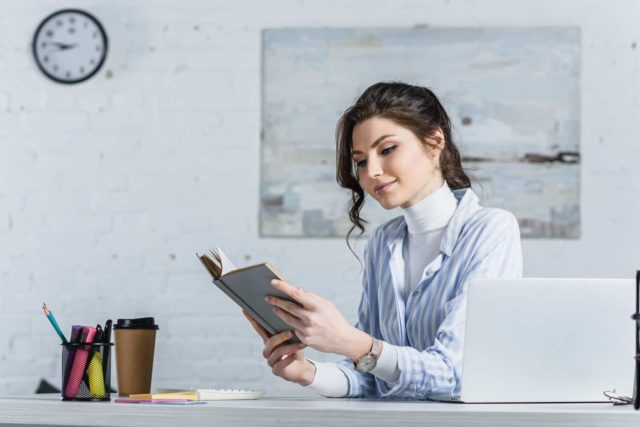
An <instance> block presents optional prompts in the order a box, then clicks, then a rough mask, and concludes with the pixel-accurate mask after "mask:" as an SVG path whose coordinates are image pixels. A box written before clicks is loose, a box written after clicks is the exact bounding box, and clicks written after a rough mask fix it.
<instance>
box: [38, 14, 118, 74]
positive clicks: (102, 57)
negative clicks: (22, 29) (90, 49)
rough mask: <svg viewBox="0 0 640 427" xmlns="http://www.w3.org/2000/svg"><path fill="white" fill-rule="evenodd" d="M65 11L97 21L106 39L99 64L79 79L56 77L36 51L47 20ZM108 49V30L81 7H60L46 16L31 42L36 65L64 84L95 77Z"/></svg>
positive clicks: (101, 33)
mask: <svg viewBox="0 0 640 427" xmlns="http://www.w3.org/2000/svg"><path fill="white" fill-rule="evenodd" d="M64 13H77V14H79V15H82V16H84V17H86V18H88V19H90V20H91V21H93V22H95V23H96V26H97V27H98V30H99V31H100V35H101V36H102V39H103V40H104V51H103V53H102V56H101V57H100V61H99V62H98V66H97V67H96V68H95V70H93V71H92V72H91V73H90V74H87V75H86V76H84V77H82V78H81V79H78V80H63V79H61V78H58V77H56V76H54V75H51V74H49V72H48V71H47V70H46V69H45V68H44V67H43V66H42V64H41V63H40V61H39V59H38V55H37V51H36V40H37V39H38V35H39V34H40V31H42V29H43V27H44V25H45V24H46V23H47V22H49V21H50V20H51V19H53V18H54V17H56V16H58V15H62V14H64ZM108 50H109V39H108V37H107V32H106V31H105V30H104V27H103V26H102V24H101V23H100V21H99V20H98V18H96V17H95V16H93V15H91V14H90V13H88V12H85V11H84V10H81V9H60V10H57V11H55V12H53V13H51V14H50V15H48V16H47V17H45V18H44V19H43V20H42V22H40V25H38V28H36V31H35V33H34V34H33V41H32V42H31V52H32V53H33V58H34V59H35V61H36V65H37V66H38V68H39V69H40V71H42V74H44V75H45V76H47V77H48V78H50V79H51V80H53V81H55V82H58V83H62V84H76V83H82V82H84V81H86V80H89V79H90V78H91V77H93V76H94V75H95V74H96V73H97V72H98V71H100V69H101V68H102V65H103V64H104V62H105V60H106V59H107V51H108Z"/></svg>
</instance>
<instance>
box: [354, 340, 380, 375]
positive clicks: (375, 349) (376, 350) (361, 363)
mask: <svg viewBox="0 0 640 427" xmlns="http://www.w3.org/2000/svg"><path fill="white" fill-rule="evenodd" d="M379 356H380V341H378V340H377V339H376V338H375V337H373V345H372V346H371V351H369V352H368V353H367V354H365V355H364V356H361V357H359V358H358V360H356V361H355V362H353V364H354V367H355V368H356V371H358V372H360V373H363V374H364V373H366V372H369V371H371V370H372V369H373V368H375V367H376V363H377V362H378V357H379Z"/></svg>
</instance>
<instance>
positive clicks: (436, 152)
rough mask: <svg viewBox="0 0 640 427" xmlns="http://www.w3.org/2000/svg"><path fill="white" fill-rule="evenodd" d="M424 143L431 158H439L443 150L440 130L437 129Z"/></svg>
mask: <svg viewBox="0 0 640 427" xmlns="http://www.w3.org/2000/svg"><path fill="white" fill-rule="evenodd" d="M426 143H427V146H428V147H429V152H430V153H431V156H432V157H433V158H437V157H439V156H440V153H441V152H442V150H444V134H443V133H442V129H440V128H438V130H436V131H435V132H434V133H433V134H432V135H431V136H429V137H428V138H426Z"/></svg>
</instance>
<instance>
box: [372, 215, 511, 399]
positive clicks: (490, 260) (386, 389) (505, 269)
mask: <svg viewBox="0 0 640 427" xmlns="http://www.w3.org/2000/svg"><path fill="white" fill-rule="evenodd" d="M509 218H511V219H510V220H508V221H507V228H506V230H505V229H504V228H502V227H500V228H502V230H500V233H498V235H499V237H498V238H496V240H497V244H495V245H493V246H492V247H490V249H489V251H488V252H487V253H486V254H485V255H480V256H478V258H477V261H472V262H471V263H470V266H469V268H468V269H467V272H466V274H465V277H463V278H462V279H461V280H460V283H461V286H460V287H459V288H458V289H457V290H456V293H455V294H454V297H453V298H452V299H451V300H449V301H448V302H447V303H446V305H445V313H446V316H445V319H444V321H443V322H442V324H441V325H440V327H439V328H438V331H437V333H436V339H435V342H434V344H433V345H432V346H430V347H428V348H426V349H425V350H423V351H418V350H417V349H415V348H413V347H396V351H397V354H398V368H399V370H400V378H399V381H398V382H397V383H396V384H395V385H392V386H391V385H389V384H386V383H383V382H378V386H379V388H380V389H379V394H380V396H381V397H387V396H394V397H400V398H411V399H427V398H428V397H429V396H430V395H445V396H451V395H455V394H458V393H459V392H460V389H461V369H462V345H463V342H464V322H465V317H466V303H467V298H466V297H467V292H466V289H467V283H468V281H469V279H471V278H473V277H485V278H500V277H505V278H518V277H522V248H521V245H520V230H519V227H518V223H517V221H516V219H515V217H513V216H512V215H511V216H510V217H509ZM494 231H495V230H494Z"/></svg>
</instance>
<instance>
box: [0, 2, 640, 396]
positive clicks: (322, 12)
mask: <svg viewBox="0 0 640 427" xmlns="http://www.w3.org/2000/svg"><path fill="white" fill-rule="evenodd" d="M72 6H77V7H81V8H85V9H87V10H89V11H91V12H93V13H94V14H96V15H97V16H98V17H99V18H100V19H101V21H102V22H103V24H104V25H105V27H106V30H107V32H108V35H109V37H110V51H109V57H108V59H107V62H106V64H105V66H104V68H103V69H102V70H101V72H100V73H99V75H97V76H95V77H94V78H93V79H91V80H90V81H88V82H86V83H84V84H80V85H77V86H71V87H68V86H62V85H57V84H54V83H52V82H50V81H48V80H47V79H46V78H45V77H44V76H43V75H41V74H40V72H39V71H37V69H36V67H35V65H34V63H33V60H32V58H31V53H30V50H29V49H30V41H31V37H32V35H33V31H34V30H35V27H36V26H37V24H38V23H39V22H40V20H41V19H42V18H43V17H44V16H46V15H47V14H49V13H50V12H52V11H54V10H57V9H59V8H63V7H72ZM639 8H640V3H638V2H636V1H634V0H626V1H616V2H605V1H595V0H593V1H578V0H574V1H564V2H557V1H553V0H535V1H533V0H527V1H520V2H512V1H508V0H492V1H482V2H480V1H471V0H469V1H457V0H450V1H448V0H444V1H394V2H391V1H389V2H385V1H369V2H367V1H362V0H359V1H352V2H340V1H331V2H327V1H323V2H312V1H304V0H302V1H297V2H293V1H290V2H287V1H282V0H280V1H269V2H261V1H253V2H250V1H224V2H221V1H195V0H183V1H180V2H175V1H150V0H146V1H142V0H136V1H109V2H91V1H86V0H85V1H75V2H72V3H66V2H59V1H50V0H47V1H43V0H20V1H18V0H12V1H10V0H3V1H0V10H1V14H0V325H1V327H0V394H6V393H31V392H32V391H33V390H34V388H35V387H36V385H37V383H38V380H39V379H40V378H41V377H45V378H47V379H49V380H50V381H52V382H53V383H55V384H58V385H59V382H60V380H59V375H60V373H59V370H60V366H59V365H60V361H59V350H60V349H59V346H58V340H57V338H56V336H55V335H54V333H53V331H52V329H51V327H50V326H49V324H48V322H47V321H46V319H45V318H44V316H43V315H42V312H41V309H40V306H41V304H42V302H43V301H46V302H47V303H48V304H49V305H50V306H51V307H52V309H53V310H54V312H55V314H56V316H57V318H58V321H59V322H60V324H61V325H63V327H64V329H65V331H68V330H69V329H70V326H71V324H72V323H85V324H92V323H97V322H104V320H105V319H107V318H108V317H111V318H113V319H116V318H118V317H133V316H144V315H153V316H155V317H156V319H157V321H158V323H159V324H160V332H159V336H158V344H157V354H156V363H155V372H154V386H210V387H263V388H266V389H267V390H268V391H270V392H276V391H277V392H287V393H297V392H299V391H300V390H301V389H300V388H299V387H297V386H296V385H294V384H289V383H286V382H284V381H282V380H280V379H278V378H275V377H273V376H272V375H271V372H270V369H269V368H268V367H267V366H266V363H265V362H264V359H262V356H261V354H260V353H261V349H262V342H261V341H260V339H259V338H258V337H257V336H256V335H255V334H254V332H253V331H252V330H251V329H250V326H249V325H248V323H246V320H245V319H244V318H243V317H242V316H241V315H240V310H239V309H238V308H237V307H236V306H235V305H234V304H232V303H231V302H230V301H228V300H227V299H226V297H225V296H224V295H222V293H221V292H219V291H218V290H216V289H214V288H213V287H212V286H211V285H210V284H209V280H208V278H207V276H206V273H205V272H204V271H203V269H202V267H201V266H200V264H199V263H198V262H197V260H196V258H195V255H194V252H195V251H201V250H204V249H206V248H208V247H210V246H211V245H213V244H215V243H219V244H221V245H223V247H224V248H225V249H226V250H227V251H228V253H229V255H230V256H231V257H232V259H235V260H237V262H238V263H239V264H242V263H247V262H254V261H255V262H258V261H263V260H269V261H271V262H272V263H273V264H274V265H276V266H277V267H278V268H279V269H280V270H281V271H283V272H284V273H285V274H286V276H287V277H288V278H289V279H290V281H292V282H293V283H295V284H296V285H299V286H303V287H305V288H308V289H311V290H313V291H315V292H318V293H319V294H321V295H323V296H325V297H328V298H330V299H332V300H334V301H335V302H336V303H337V305H338V306H339V308H340V309H341V310H342V312H343V313H344V314H345V316H346V317H347V318H348V319H349V320H350V321H352V322H354V321H355V316H356V308H357V302H358V298H359V295H360V284H359V265H358V264H357V262H356V261H355V259H354V258H353V257H352V255H351V254H350V252H349V251H348V250H347V248H346V246H345V244H344V241H343V240H342V239H260V238H258V223H257V218H258V191H259V165H260V159H259V152H260V146H259V132H260V35H261V30H262V29H263V28H269V27H292V26H296V27H299V26H413V25H418V24H419V25H424V24H426V25H432V26H505V25H506V26H520V25H526V26H532V25H539V26H545V25H577V26H580V27H581V28H582V37H583V57H582V63H583V73H582V117H581V119H582V128H581V134H582V142H581V143H582V146H581V149H582V161H583V163H582V166H583V169H582V220H583V224H582V238H581V239H580V240H570V241H563V240H553V241H550V240H527V241H525V242H524V251H525V273H526V274H527V275H529V276H578V277H580V276H599V277H602V276H612V277H625V276H626V277H630V276H631V275H632V274H633V272H634V269H635V268H639V267H640V256H639V251H638V249H637V248H638V242H640V225H639V224H640V197H639V194H640V167H639V166H638V159H640V144H638V143H637V135H638V134H639V130H640V129H639V127H640V120H638V116H639V113H640V108H639V105H640V100H639V98H638V93H640V91H639V81H638V78H639V69H640V68H639V65H640V59H639V58H640V47H636V48H632V43H637V44H640V26H639V25H638V22H640V19H639V18H640V10H639ZM108 72H111V73H112V77H111V78H108V76H107V73H108ZM356 95H357V94H356V93H354V97H355V96H356ZM523 102H526V100H523ZM345 107H346V106H345ZM629 326H631V324H630V325H629ZM310 355H311V356H312V357H316V358H319V359H321V360H335V359H336V357H335V356H334V355H321V354H319V353H317V352H313V351H312V352H310ZM113 378H114V381H115V373H114V375H113Z"/></svg>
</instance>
